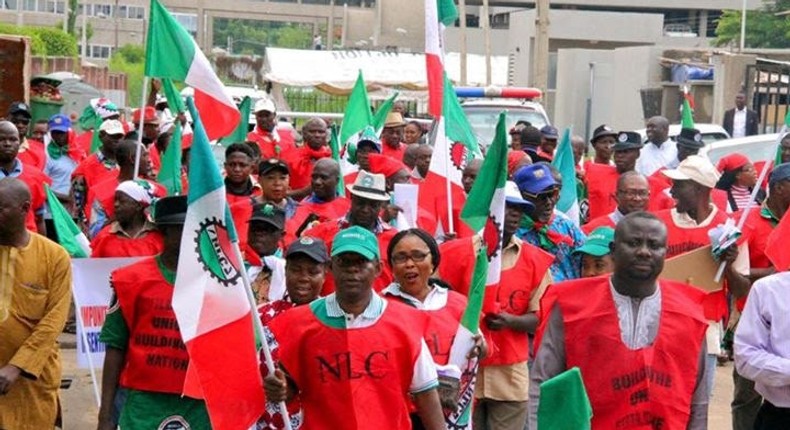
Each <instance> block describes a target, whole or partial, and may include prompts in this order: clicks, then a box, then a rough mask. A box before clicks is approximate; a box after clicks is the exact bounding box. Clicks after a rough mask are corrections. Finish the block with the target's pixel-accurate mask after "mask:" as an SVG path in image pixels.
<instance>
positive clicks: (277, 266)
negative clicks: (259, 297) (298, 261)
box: [247, 255, 285, 302]
mask: <svg viewBox="0 0 790 430" xmlns="http://www.w3.org/2000/svg"><path fill="white" fill-rule="evenodd" d="M261 260H263V264H265V265H266V267H268V268H269V269H270V270H271V271H272V278H271V280H270V281H269V295H268V297H267V299H268V301H270V302H274V301H277V300H282V299H283V298H284V297H285V259H282V258H280V257H275V256H273V255H267V256H265V257H263V258H262V259H261ZM262 270H263V266H250V267H249V268H247V276H249V277H250V280H251V281H252V280H254V279H255V278H257V277H258V274H259V273H261V271H262Z"/></svg>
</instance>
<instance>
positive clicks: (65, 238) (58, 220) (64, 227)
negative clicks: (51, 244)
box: [44, 132, 98, 258]
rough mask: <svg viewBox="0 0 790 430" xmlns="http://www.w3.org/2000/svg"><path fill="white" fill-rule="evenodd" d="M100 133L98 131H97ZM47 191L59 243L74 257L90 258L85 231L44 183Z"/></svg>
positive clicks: (89, 247)
mask: <svg viewBox="0 0 790 430" xmlns="http://www.w3.org/2000/svg"><path fill="white" fill-rule="evenodd" d="M96 134H98V132H96ZM44 189H45V190H46V192H47V205H48V206H49V211H50V212H51V213H52V223H53V224H54V225H55V233H57V234H58V243H59V244H60V246H62V247H63V248H65V249H66V252H68V253H69V255H70V256H71V257H72V258H88V257H90V256H91V244H90V241H88V238H87V237H86V236H85V233H83V232H82V230H80V228H79V227H77V224H76V223H74V220H73V219H72V218H71V215H70V214H69V212H68V211H67V210H66V208H64V207H63V205H62V204H61V203H60V200H58V198H57V196H55V193H54V192H53V191H52V189H50V188H49V185H46V184H44Z"/></svg>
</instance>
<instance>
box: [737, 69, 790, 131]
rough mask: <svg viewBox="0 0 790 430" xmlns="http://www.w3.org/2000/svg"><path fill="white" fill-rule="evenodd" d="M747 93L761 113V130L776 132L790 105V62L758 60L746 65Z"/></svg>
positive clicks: (756, 109) (755, 108)
mask: <svg viewBox="0 0 790 430" xmlns="http://www.w3.org/2000/svg"><path fill="white" fill-rule="evenodd" d="M745 90H746V94H752V95H753V96H752V109H754V110H755V111H757V113H758V114H759V115H760V128H761V130H760V132H761V133H775V132H777V131H778V130H779V129H780V128H782V125H783V124H784V120H785V115H786V114H787V111H788V107H789V106H790V97H788V94H790V64H786V63H781V64H780V63H764V62H758V63H757V64H754V65H749V66H746V88H745Z"/></svg>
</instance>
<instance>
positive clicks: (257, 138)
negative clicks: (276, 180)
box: [243, 98, 294, 160]
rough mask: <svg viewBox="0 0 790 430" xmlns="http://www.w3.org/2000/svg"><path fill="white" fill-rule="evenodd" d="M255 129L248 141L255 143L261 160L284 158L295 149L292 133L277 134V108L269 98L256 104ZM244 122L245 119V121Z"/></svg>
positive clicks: (248, 136)
mask: <svg viewBox="0 0 790 430" xmlns="http://www.w3.org/2000/svg"><path fill="white" fill-rule="evenodd" d="M253 112H255V129H254V130H252V131H251V132H249V133H248V134H247V140H248V141H250V142H255V144H257V145H258V147H259V148H260V150H261V159H262V160H265V159H267V158H272V157H283V156H284V155H285V154H287V153H288V152H289V151H290V150H292V149H293V148H294V142H293V136H292V135H291V134H290V133H283V135H282V136H281V135H280V133H278V132H277V129H276V127H277V108H276V107H275V106H274V102H273V101H272V100H270V99H269V98H262V99H260V100H258V101H257V102H255V107H254V109H253ZM243 120H244V119H243Z"/></svg>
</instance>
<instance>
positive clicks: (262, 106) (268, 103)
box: [253, 97, 277, 113]
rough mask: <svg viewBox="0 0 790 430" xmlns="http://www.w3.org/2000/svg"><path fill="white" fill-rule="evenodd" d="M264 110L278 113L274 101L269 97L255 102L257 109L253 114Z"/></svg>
mask: <svg viewBox="0 0 790 430" xmlns="http://www.w3.org/2000/svg"><path fill="white" fill-rule="evenodd" d="M262 110H265V111H269V112H271V113H275V112H277V107H275V106H274V101H272V99H270V98H268V97H264V98H262V99H259V100H258V101H257V102H255V109H254V110H253V112H255V113H258V112H260V111H262Z"/></svg>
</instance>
